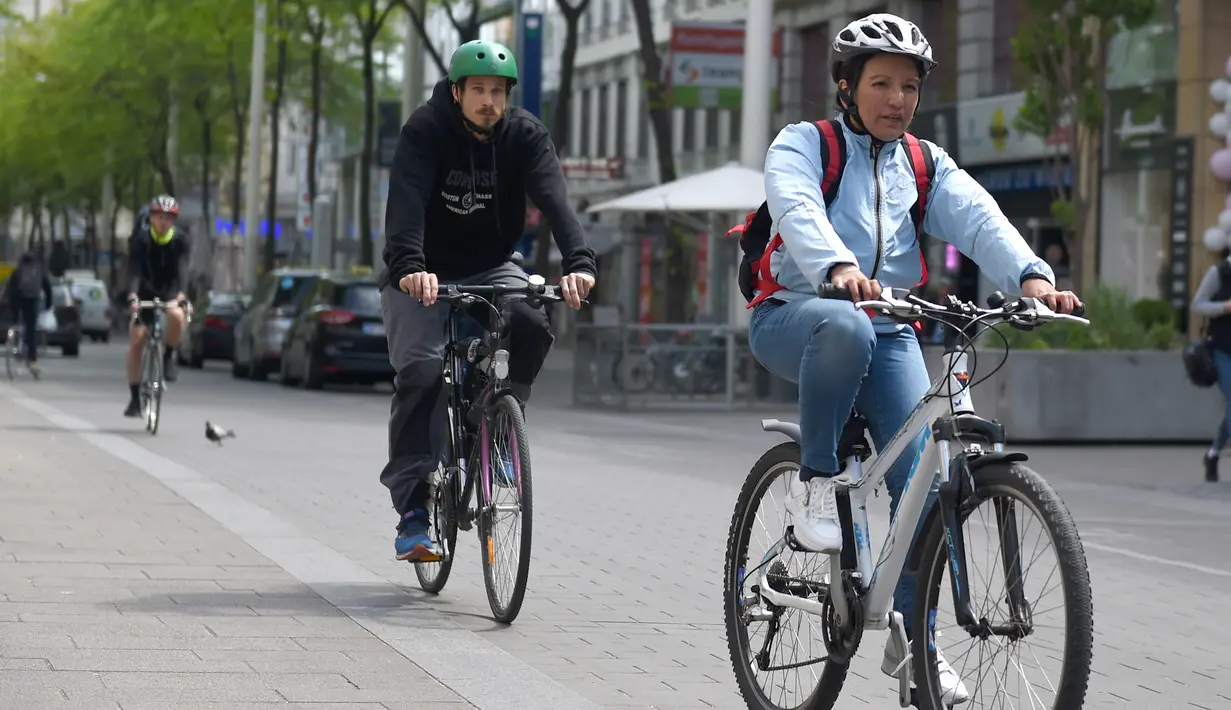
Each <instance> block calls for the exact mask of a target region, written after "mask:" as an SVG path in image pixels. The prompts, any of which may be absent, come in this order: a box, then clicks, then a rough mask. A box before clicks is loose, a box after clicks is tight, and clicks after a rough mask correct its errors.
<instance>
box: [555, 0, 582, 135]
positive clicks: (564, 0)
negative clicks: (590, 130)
mask: <svg viewBox="0 0 1231 710" xmlns="http://www.w3.org/2000/svg"><path fill="white" fill-rule="evenodd" d="M556 2H557V4H559V6H560V11H561V12H562V13H564V21H565V33H564V51H562V52H561V53H560V88H559V90H558V91H556V111H555V115H554V116H553V117H552V121H551V135H552V139H553V140H554V141H555V143H556V151H557V152H559V153H560V154H561V155H572V154H573V150H572V146H571V141H572V131H573V122H572V120H571V119H572V109H573V69H574V64H575V63H576V61H577V40H578V38H577V35H578V27H577V26H578V25H579V24H580V22H581V13H583V12H585V9H586V6H587V5H589V4H590V0H584V1H583V2H581V3H579V4H578V6H577V7H576V8H574V7H573V6H572V5H570V4H569V2H568V0H556Z"/></svg>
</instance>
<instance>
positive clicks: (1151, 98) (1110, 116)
mask: <svg viewBox="0 0 1231 710" xmlns="http://www.w3.org/2000/svg"><path fill="white" fill-rule="evenodd" d="M1175 107H1176V94H1175V84H1174V83H1166V84H1155V85H1153V86H1141V87H1133V88H1129V89H1120V90H1118V91H1111V92H1108V94H1107V118H1106V121H1107V124H1106V127H1105V130H1104V131H1103V135H1104V141H1103V169H1104V170H1106V171H1107V172H1125V171H1134V170H1154V169H1157V168H1159V167H1163V166H1165V165H1168V164H1169V161H1170V159H1171V150H1172V146H1173V143H1172V141H1171V136H1172V134H1174V133H1175Z"/></svg>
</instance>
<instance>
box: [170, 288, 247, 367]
mask: <svg viewBox="0 0 1231 710" xmlns="http://www.w3.org/2000/svg"><path fill="white" fill-rule="evenodd" d="M243 313H244V299H243V297H242V295H241V294H238V293H230V292H226V291H210V292H209V293H207V294H206V295H205V296H203V297H201V298H199V299H197V302H196V303H194V304H193V315H192V322H191V323H189V324H188V333H187V334H186V335H185V337H184V338H183V339H182V340H180V347H179V353H178V355H177V357H178V358H179V361H180V364H186V365H188V366H189V367H194V368H197V369H200V368H202V367H204V366H205V361H206V360H230V359H232V357H233V356H234V354H235V324H236V322H238V321H239V319H240V316H242V315H243Z"/></svg>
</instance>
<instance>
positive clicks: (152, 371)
mask: <svg viewBox="0 0 1231 710" xmlns="http://www.w3.org/2000/svg"><path fill="white" fill-rule="evenodd" d="M144 357H145V367H144V368H142V371H143V372H144V373H145V375H144V377H145V381H144V382H143V383H142V385H141V388H142V390H143V395H142V396H143V398H144V402H143V403H142V404H143V409H144V410H145V429H146V431H148V432H149V433H150V436H154V435H155V434H157V433H158V420H159V415H161V414H162V346H161V345H156V346H154V347H152V348H146V351H145V356H144Z"/></svg>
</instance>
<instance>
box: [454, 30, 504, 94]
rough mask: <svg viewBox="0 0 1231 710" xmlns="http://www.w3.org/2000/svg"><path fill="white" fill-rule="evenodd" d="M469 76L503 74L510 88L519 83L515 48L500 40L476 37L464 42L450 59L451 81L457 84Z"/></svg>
mask: <svg viewBox="0 0 1231 710" xmlns="http://www.w3.org/2000/svg"><path fill="white" fill-rule="evenodd" d="M468 76H501V77H504V78H505V79H508V80H509V88H510V89H511V88H513V86H514V85H515V84H517V59H516V58H515V57H514V56H513V50H511V49H509V48H508V47H506V46H504V45H503V44H500V43H499V42H487V41H484V40H481V39H476V40H473V41H470V42H467V43H465V44H463V45H462V46H460V47H458V48H457V51H455V52H453V56H452V57H451V58H450V59H449V81H451V82H453V83H454V84H456V83H457V82H459V81H461V80H462V79H465V78H466V77H468Z"/></svg>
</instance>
